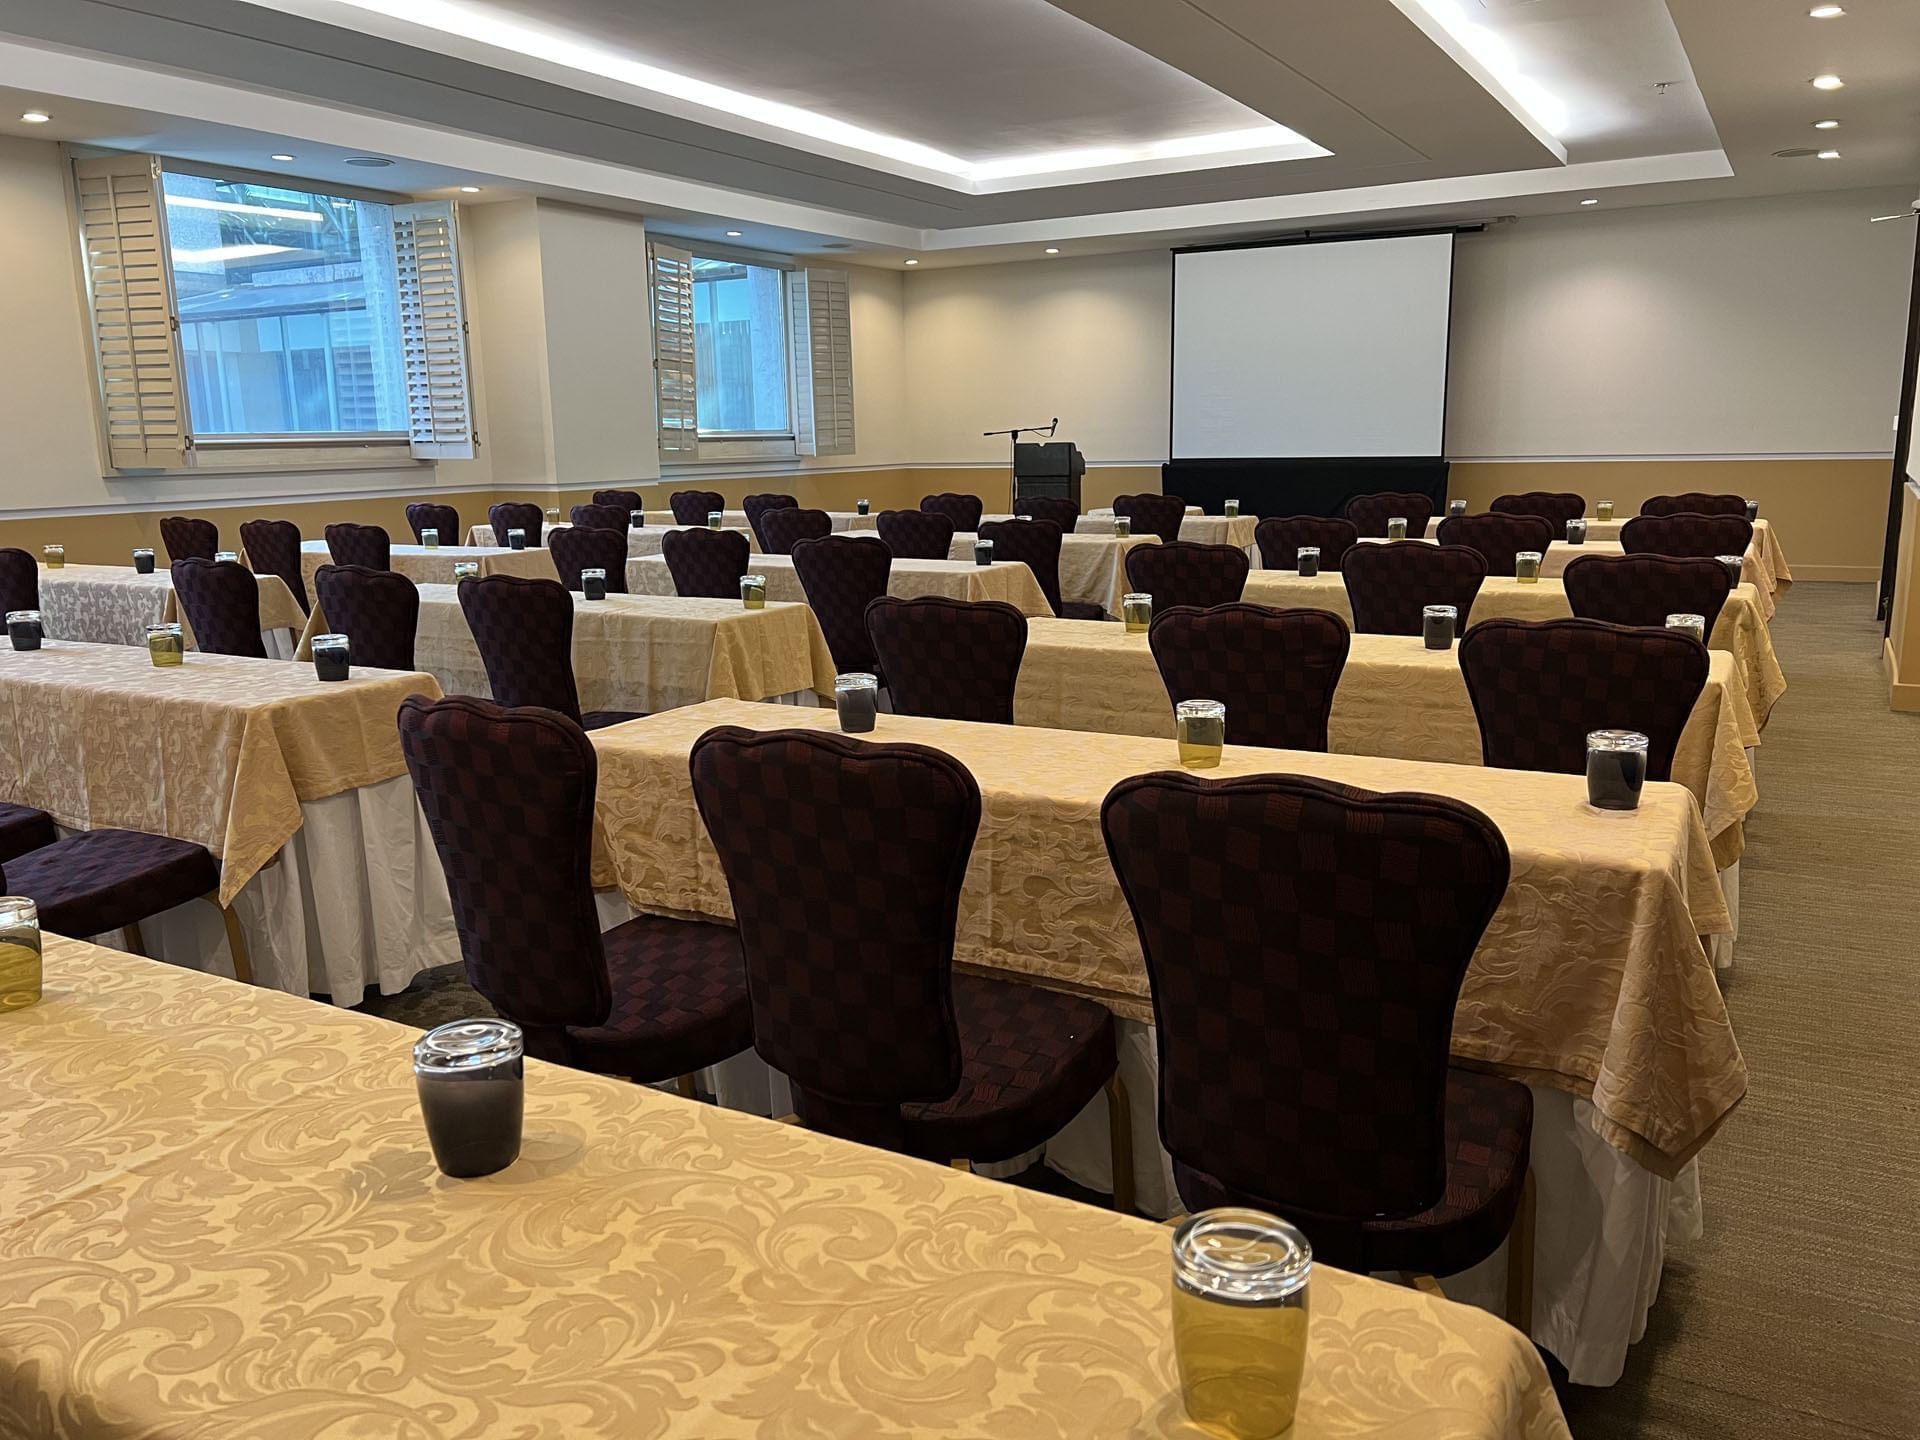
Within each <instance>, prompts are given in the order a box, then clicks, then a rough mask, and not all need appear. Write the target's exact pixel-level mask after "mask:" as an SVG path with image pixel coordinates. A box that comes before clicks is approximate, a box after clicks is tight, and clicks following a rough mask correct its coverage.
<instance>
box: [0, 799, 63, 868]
mask: <svg viewBox="0 0 1920 1440" xmlns="http://www.w3.org/2000/svg"><path fill="white" fill-rule="evenodd" d="M58 838H59V837H58V836H57V835H55V834H54V831H53V817H52V816H51V815H49V814H47V812H46V811H44V810H35V809H33V808H32V807H31V806H27V805H0V865H4V864H6V863H7V862H8V861H9V860H13V859H16V858H18V857H19V856H21V855H24V854H26V853H27V852H28V851H29V850H38V849H39V848H40V847H41V846H42V845H51V844H53V842H54V841H55V840H57V839H58Z"/></svg>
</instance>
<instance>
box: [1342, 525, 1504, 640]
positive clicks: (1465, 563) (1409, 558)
mask: <svg viewBox="0 0 1920 1440" xmlns="http://www.w3.org/2000/svg"><path fill="white" fill-rule="evenodd" d="M1340 578H1341V579H1342V580H1344V581H1345V582H1346V586H1347V604H1348V605H1349V607H1351V609H1352V610H1353V628H1354V629H1355V630H1356V631H1358V632H1359V633H1360V634H1362V635H1418V634H1419V633H1420V628H1421V619H1422V617H1421V612H1422V611H1423V610H1424V609H1425V608H1426V607H1427V606H1429V605H1451V606H1453V607H1454V608H1455V609H1457V610H1458V611H1459V612H1460V619H1459V622H1458V624H1459V627H1460V628H1462V629H1464V628H1465V627H1466V624H1467V617H1468V616H1469V615H1471V614H1472V613H1473V602H1474V599H1475V597H1476V596H1478V595H1479V593H1480V584H1481V582H1482V581H1484V580H1485V579H1486V578H1487V562H1486V560H1485V559H1483V558H1482V557H1481V554H1480V552H1479V551H1478V550H1469V549H1467V547H1466V546H1464V545H1429V544H1427V543H1426V542H1425V541H1423V540H1402V541H1399V542H1397V543H1392V542H1390V543H1388V544H1385V545H1373V544H1368V545H1356V546H1354V547H1353V549H1351V550H1349V551H1348V552H1347V558H1346V562H1345V563H1344V564H1343V565H1342V566H1341V567H1340Z"/></svg>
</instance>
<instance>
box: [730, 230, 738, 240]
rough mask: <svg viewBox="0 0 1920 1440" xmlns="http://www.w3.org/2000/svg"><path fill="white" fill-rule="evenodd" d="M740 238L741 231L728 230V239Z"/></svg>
mask: <svg viewBox="0 0 1920 1440" xmlns="http://www.w3.org/2000/svg"><path fill="white" fill-rule="evenodd" d="M739 238H740V232H739V231H738V230H729V231H727V239H729V240H738V239H739Z"/></svg>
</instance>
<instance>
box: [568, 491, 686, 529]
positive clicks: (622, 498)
mask: <svg viewBox="0 0 1920 1440" xmlns="http://www.w3.org/2000/svg"><path fill="white" fill-rule="evenodd" d="M593 503H594V504H596V505H611V506H613V507H614V509H616V510H618V511H619V512H620V514H621V515H622V516H623V517H624V518H623V520H622V522H621V523H622V524H627V523H630V522H631V521H632V519H633V512H634V511H636V510H638V511H641V512H642V513H645V511H646V508H647V502H646V501H644V500H642V499H641V498H640V492H639V491H638V490H596V491H594V492H593ZM700 518H701V519H702V520H704V519H706V516H704V515H703V516H701V517H700Z"/></svg>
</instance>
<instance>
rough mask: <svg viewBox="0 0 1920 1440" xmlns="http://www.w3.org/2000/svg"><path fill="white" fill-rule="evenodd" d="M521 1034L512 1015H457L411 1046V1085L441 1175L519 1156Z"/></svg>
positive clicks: (486, 1170)
mask: <svg viewBox="0 0 1920 1440" xmlns="http://www.w3.org/2000/svg"><path fill="white" fill-rule="evenodd" d="M525 1057H526V1039H525V1037H524V1036H523V1035H522V1034H521V1032H520V1027H519V1026H518V1025H515V1024H514V1023H513V1022H512V1021H510V1020H456V1021H454V1022H452V1023H451V1024H448V1025H440V1026H437V1027H435V1028H434V1029H432V1030H429V1031H428V1032H427V1033H426V1034H425V1035H424V1036H422V1037H421V1038H420V1041H419V1043H417V1044H416V1045H415V1046H414V1047H413V1076H414V1085H415V1088H416V1090H417V1091H418V1092H419V1096H420V1116H421V1118H422V1119H423V1120H425V1121H426V1125H427V1143H428V1144H429V1145H430V1146H432V1147H433V1163H434V1164H435V1165H437V1166H439V1167H440V1173H441V1174H443V1175H446V1176H448V1177H450V1178H452V1179H455V1180H472V1179H476V1178H478V1177H479V1176H481V1175H492V1174H494V1173H496V1172H497V1171H501V1170H504V1169H506V1168H507V1166H509V1165H511V1164H512V1163H513V1162H514V1161H515V1160H517V1159H519V1158H520V1131H521V1125H522V1123H523V1119H524V1116H525V1113H526V1058H525Z"/></svg>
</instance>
